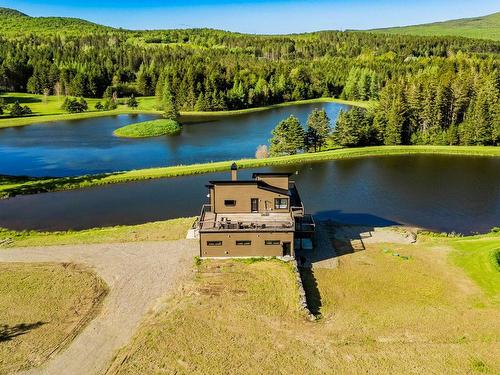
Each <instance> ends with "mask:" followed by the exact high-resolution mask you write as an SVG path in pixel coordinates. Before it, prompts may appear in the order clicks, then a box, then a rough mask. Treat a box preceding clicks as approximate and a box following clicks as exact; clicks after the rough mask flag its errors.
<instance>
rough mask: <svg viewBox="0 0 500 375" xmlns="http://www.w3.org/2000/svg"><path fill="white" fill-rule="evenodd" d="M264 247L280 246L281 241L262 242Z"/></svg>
mask: <svg viewBox="0 0 500 375" xmlns="http://www.w3.org/2000/svg"><path fill="white" fill-rule="evenodd" d="M264 245H266V246H277V245H281V241H280V240H264Z"/></svg>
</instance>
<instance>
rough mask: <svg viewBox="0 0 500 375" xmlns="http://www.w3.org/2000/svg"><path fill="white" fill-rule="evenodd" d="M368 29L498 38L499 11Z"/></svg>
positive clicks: (387, 32)
mask: <svg viewBox="0 0 500 375" xmlns="http://www.w3.org/2000/svg"><path fill="white" fill-rule="evenodd" d="M369 31H370V32H376V33H385V34H408V35H422V36H463V37H468V38H477V39H492V40H500V12H497V13H493V14H490V15H487V16H484V17H474V18H464V19H458V20H451V21H444V22H435V23H429V24H424V25H412V26H404V27H391V28H386V29H375V30H369Z"/></svg>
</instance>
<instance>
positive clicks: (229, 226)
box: [199, 205, 295, 232]
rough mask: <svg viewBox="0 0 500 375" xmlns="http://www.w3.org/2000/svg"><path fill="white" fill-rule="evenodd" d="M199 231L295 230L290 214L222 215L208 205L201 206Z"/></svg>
mask: <svg viewBox="0 0 500 375" xmlns="http://www.w3.org/2000/svg"><path fill="white" fill-rule="evenodd" d="M199 228H200V231H210V232H212V231H214V232H217V231H233V230H234V231H245V230H248V231H255V230H259V231H273V232H274V231H291V230H294V229H295V220H294V218H293V216H292V214H291V213H289V212H287V213H277V212H269V213H266V214H262V213H235V214H233V213H224V214H216V213H214V212H212V211H211V207H210V205H205V206H203V209H202V212H201V215H200V222H199Z"/></svg>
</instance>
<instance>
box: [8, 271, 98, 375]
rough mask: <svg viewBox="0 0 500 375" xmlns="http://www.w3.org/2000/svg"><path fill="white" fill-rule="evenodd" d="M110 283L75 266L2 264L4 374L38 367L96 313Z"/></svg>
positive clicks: (61, 347) (71, 338)
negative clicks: (107, 283)
mask: <svg viewBox="0 0 500 375" xmlns="http://www.w3.org/2000/svg"><path fill="white" fill-rule="evenodd" d="M106 293H107V286H106V285H105V283H104V281H102V280H101V279H100V278H99V277H98V276H97V275H96V274H94V273H93V272H91V271H89V270H85V269H83V268H80V267H78V266H75V265H67V264H66V265H65V264H50V263H41V264H21V263H12V264H8V263H7V264H6V263H2V264H0V374H11V373H14V372H17V371H19V370H25V369H28V368H30V367H35V366H39V365H41V364H42V363H44V362H45V361H46V360H47V359H48V357H49V356H51V355H53V354H54V353H56V352H58V351H60V350H62V349H64V347H65V346H66V345H67V344H69V343H70V342H71V341H72V340H73V338H74V337H75V336H76V335H77V334H78V333H79V332H80V331H81V330H82V329H83V328H84V327H85V325H86V323H87V322H89V321H90V320H91V319H92V318H93V317H94V316H95V314H96V313H97V311H98V309H99V307H100V305H101V302H102V300H103V298H104V296H105V295H106Z"/></svg>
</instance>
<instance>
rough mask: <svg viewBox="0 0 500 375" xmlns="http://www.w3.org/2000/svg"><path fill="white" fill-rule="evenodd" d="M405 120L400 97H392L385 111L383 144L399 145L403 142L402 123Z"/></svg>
mask: <svg viewBox="0 0 500 375" xmlns="http://www.w3.org/2000/svg"><path fill="white" fill-rule="evenodd" d="M404 122H405V108H404V104H403V101H402V99H401V98H400V97H398V98H396V99H394V101H393V103H392V106H391V108H390V109H389V112H388V113H387V124H386V127H385V131H384V144H386V145H400V144H401V143H402V142H403V129H404V128H403V124H404Z"/></svg>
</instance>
